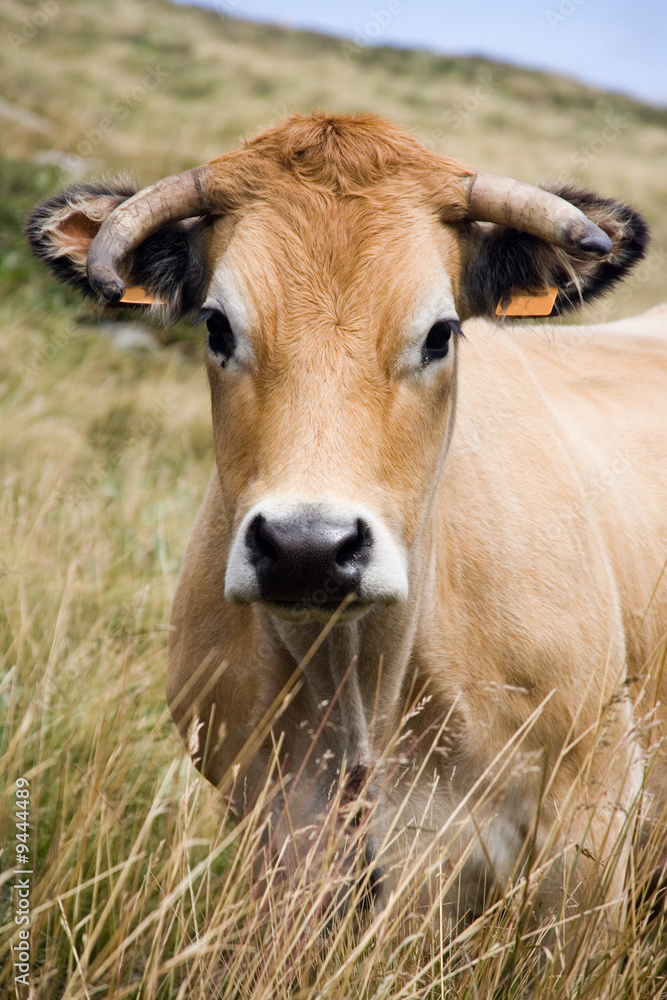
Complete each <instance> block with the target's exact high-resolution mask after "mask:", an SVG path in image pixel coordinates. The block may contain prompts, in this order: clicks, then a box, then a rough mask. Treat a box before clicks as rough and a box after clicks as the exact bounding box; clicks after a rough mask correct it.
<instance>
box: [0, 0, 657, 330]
mask: <svg viewBox="0 0 667 1000" xmlns="http://www.w3.org/2000/svg"><path fill="white" fill-rule="evenodd" d="M51 9H53V11H54V13H53V14H52V16H49V17H47V16H46V15H45V14H44V13H43V12H42V10H41V7H40V6H39V5H38V4H26V3H24V2H21V0H3V3H2V8H1V10H2V24H3V29H2V30H3V34H2V39H3V41H2V45H3V49H4V52H3V56H4V58H3V59H2V61H1V65H2V68H1V69H0V95H2V98H3V103H2V104H0V121H1V124H2V131H3V140H4V141H3V149H4V152H5V155H7V156H9V157H11V158H14V159H16V158H18V159H21V160H27V159H34V158H35V157H37V159H38V160H39V161H40V162H44V161H45V160H46V161H49V160H53V159H58V160H60V161H61V162H64V164H65V165H66V166H69V167H74V168H75V169H77V170H83V171H84V172H98V173H104V172H106V171H108V170H112V169H118V168H126V169H129V170H130V171H131V172H132V173H134V174H135V175H137V176H138V178H139V179H140V180H141V181H142V182H145V183H148V182H150V181H152V180H154V179H156V178H157V177H158V176H161V175H163V174H166V173H169V172H173V171H175V170H178V169H182V168H184V167H188V166H192V165H193V164H196V163H199V162H202V161H204V160H206V159H208V158H210V157H212V156H214V155H216V154H218V153H220V152H222V151H224V150H227V149H230V148H233V147H234V146H236V145H237V144H238V141H239V138H240V137H241V136H242V135H243V134H245V133H247V132H248V131H255V130H257V129H258V128H260V127H261V126H263V125H265V124H267V123H269V122H270V121H273V120H275V119H276V118H278V117H280V116H282V115H283V114H285V113H287V112H289V111H293V110H295V109H299V110H302V111H308V110H310V109H311V108H313V107H324V108H327V109H333V110H341V111H357V110H361V109H371V110H373V111H375V112H377V113H379V114H382V115H385V116H387V117H390V118H392V119H395V120H397V121H399V122H401V123H403V124H405V125H407V126H409V127H410V128H412V129H414V130H415V132H416V133H417V134H418V135H419V136H420V137H421V138H422V139H423V140H424V141H425V142H427V143H428V144H429V145H431V146H432V148H434V149H436V150H438V151H440V152H443V153H447V154H449V155H453V156H457V157H460V158H461V159H463V160H465V161H467V162H469V163H470V164H471V165H472V166H474V167H475V168H477V169H480V170H490V171H494V172H498V173H504V174H509V175H512V176H516V177H518V178H520V179H522V180H527V181H531V182H535V181H538V180H541V179H546V178H558V177H562V178H567V179H568V180H575V181H578V182H581V183H583V184H586V185H590V186H592V187H594V188H596V189H598V190H599V191H600V192H601V193H603V194H606V195H613V196H615V197H619V198H623V199H627V200H628V201H630V202H631V203H632V204H634V205H636V206H637V207H638V208H639V209H640V210H641V211H643V212H644V213H645V214H646V215H647V217H648V218H649V220H650V222H651V224H652V226H653V228H654V233H655V249H654V257H653V259H652V260H651V261H649V262H648V264H647V265H646V266H645V268H644V270H643V273H642V274H641V275H638V276H637V277H636V278H635V279H633V282H632V283H631V287H629V288H628V291H627V292H626V293H624V294H623V295H621V296H620V297H619V299H618V302H616V303H614V304H613V305H611V304H609V305H604V306H603V307H602V310H603V311H602V315H605V316H606V315H609V316H614V315H624V314H628V313H631V312H633V311H637V310H639V309H641V308H642V307H643V306H651V305H655V304H656V303H657V302H659V301H662V299H663V298H664V295H665V293H664V291H663V286H664V275H665V263H666V260H667V254H666V252H665V248H667V180H666V178H665V169H664V164H665V162H666V158H667V109H658V108H653V107H649V106H646V105H643V104H641V103H639V102H636V101H633V100H630V99H627V98H624V97H620V96H614V95H610V94H605V93H603V92H601V91H597V90H594V89H592V88H588V87H584V86H581V85H580V84H578V83H575V82H573V81H572V80H569V79H566V78H563V77H558V76H553V75H549V74H544V73H537V72H532V71H527V70H523V69H519V68H515V67H512V66H507V65H501V64H498V63H493V62H489V61H487V60H483V59H461V58H456V59H454V58H446V57H437V56H434V55H430V54H426V53H423V52H411V51H401V50H395V49H389V48H379V49H373V48H369V47H366V48H363V47H359V46H356V45H354V44H353V43H352V42H341V41H338V40H336V39H332V38H329V37H327V36H322V35H317V34H313V33H305V32H295V31H287V30H283V29H278V28H272V27H270V26H264V25H255V24H250V23H245V22H243V21H238V20H232V19H230V18H227V17H224V16H221V15H219V14H217V13H215V12H211V11H204V10H198V9H196V8H189V7H179V6H176V5H173V4H171V3H167V2H164V0H141V2H137V0H108V2H88V3H86V2H84V0H71V2H69V3H67V4H59V3H58V2H57V0H54V7H53V8H49V10H51ZM239 10H240V11H242V7H241V8H239ZM405 16H407V15H405ZM54 151H57V155H54ZM81 161H83V162H81Z"/></svg>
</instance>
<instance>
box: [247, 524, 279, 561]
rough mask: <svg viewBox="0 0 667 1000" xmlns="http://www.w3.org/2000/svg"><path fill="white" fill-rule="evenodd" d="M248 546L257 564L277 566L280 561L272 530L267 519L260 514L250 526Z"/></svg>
mask: <svg viewBox="0 0 667 1000" xmlns="http://www.w3.org/2000/svg"><path fill="white" fill-rule="evenodd" d="M246 540H247V544H248V547H249V549H250V551H251V552H252V554H253V557H254V559H255V562H256V563H259V562H260V560H261V561H263V562H264V565H265V566H275V565H276V564H277V563H278V562H279V561H280V553H279V552H278V549H277V547H276V546H275V545H274V544H273V542H272V541H271V538H270V528H269V526H268V525H267V522H266V518H265V517H262V515H261V514H258V515H257V517H255V518H253V520H252V521H251V522H250V524H249V525H248V533H247V537H246Z"/></svg>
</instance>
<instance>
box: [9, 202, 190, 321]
mask: <svg viewBox="0 0 667 1000" xmlns="http://www.w3.org/2000/svg"><path fill="white" fill-rule="evenodd" d="M137 190H138V189H137V188H136V187H134V186H132V185H129V184H127V183H124V182H116V183H95V182H92V183H87V184H76V185H74V186H72V187H69V188H66V189H65V190H64V191H61V192H60V193H59V194H57V195H55V196H54V197H53V198H50V199H49V200H48V201H45V202H43V203H42V204H41V205H38V206H37V208H35V209H34V210H33V211H32V213H31V215H30V217H29V218H28V220H27V222H26V225H25V233H26V236H27V239H28V242H29V243H30V246H31V248H32V250H33V253H35V254H36V255H37V257H39V258H40V259H41V260H43V261H44V262H45V263H46V264H47V265H48V266H49V267H50V268H51V270H52V271H53V273H54V274H55V275H56V277H57V278H59V279H60V280H61V281H65V282H67V283H68V284H70V285H73V286H74V287H75V288H77V289H78V290H79V291H81V292H83V294H84V295H92V296H95V293H94V292H93V290H92V288H91V287H90V285H89V284H88V279H87V277H86V258H87V256H88V250H89V249H90V244H91V243H92V241H93V239H94V237H95V236H96V234H97V232H98V230H99V228H100V226H101V225H102V223H103V222H104V220H105V219H106V218H107V217H108V216H109V215H110V214H111V213H112V212H113V211H114V209H115V208H117V207H118V205H120V204H121V202H123V201H126V200H127V198H130V197H131V196H132V195H133V194H135V193H136V191H137ZM204 226H205V223H203V222H201V223H196V222H193V221H192V220H188V222H184V223H183V222H179V223H175V224H172V225H168V226H165V227H164V228H163V229H161V230H160V231H159V232H157V233H154V234H153V235H152V236H149V237H148V239H146V240H144V241H143V243H140V244H139V246H138V247H136V249H135V250H134V251H133V252H132V253H131V254H129V255H128V257H127V258H126V259H125V261H123V265H122V272H123V278H124V279H125V281H126V283H127V285H128V286H132V285H138V286H141V287H142V288H144V289H145V290H146V292H147V293H148V296H149V298H150V299H152V300H153V302H154V304H155V307H156V309H159V310H160V311H161V312H162V313H163V315H164V316H165V317H166V318H168V319H169V320H174V319H177V318H178V317H179V316H182V315H183V314H184V313H186V312H188V310H190V309H193V308H195V307H197V306H198V305H199V304H200V302H201V299H202V297H203V294H204V286H205V277H206V275H205V270H204V263H203V256H202V250H201V244H202V230H203V228H204ZM95 297H96V296H95Z"/></svg>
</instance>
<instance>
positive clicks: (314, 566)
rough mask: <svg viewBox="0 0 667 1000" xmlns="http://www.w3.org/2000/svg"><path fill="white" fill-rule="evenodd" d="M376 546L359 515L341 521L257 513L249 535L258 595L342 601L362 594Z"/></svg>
mask: <svg viewBox="0 0 667 1000" xmlns="http://www.w3.org/2000/svg"><path fill="white" fill-rule="evenodd" d="M372 545H373V538H372V535H371V530H370V528H369V526H368V525H367V524H366V522H365V521H363V520H362V519H361V518H356V519H355V520H353V521H351V522H350V523H348V524H341V523H336V522H331V521H326V520H324V519H322V518H318V519H315V520H306V519H302V520H297V521H294V520H284V519H280V518H273V519H269V518H267V517H265V516H264V515H263V514H257V516H256V517H254V518H253V520H252V521H251V522H250V524H249V526H248V531H247V534H246V546H247V548H248V552H249V553H250V562H251V564H252V566H253V567H254V570H255V573H256V576H257V583H258V586H259V593H260V597H261V599H262V600H263V601H269V602H271V603H274V602H279V603H283V604H296V605H316V604H319V605H324V604H335V605H338V604H340V602H341V601H342V600H343V599H344V598H345V597H347V596H348V594H353V595H354V596H355V597H359V596H360V585H361V572H362V570H363V569H364V567H365V566H367V565H368V562H369V560H370V556H371V549H372Z"/></svg>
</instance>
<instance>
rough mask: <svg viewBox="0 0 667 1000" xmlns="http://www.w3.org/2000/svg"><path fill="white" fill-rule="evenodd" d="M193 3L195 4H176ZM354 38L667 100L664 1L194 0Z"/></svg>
mask: <svg viewBox="0 0 667 1000" xmlns="http://www.w3.org/2000/svg"><path fill="white" fill-rule="evenodd" d="M181 2H186V3H192V2H193V0H181ZM196 2H197V4H198V5H200V6H204V7H213V8H215V9H216V10H218V11H219V12H220V13H223V14H230V15H232V16H235V17H239V18H243V19H247V20H251V21H268V22H270V23H272V24H279V25H285V26H288V27H299V28H313V29H315V30H317V31H323V32H326V33H327V34H331V35H338V36H341V37H345V38H352V39H355V38H356V40H357V42H358V44H388V45H399V46H403V47H408V48H423V49H429V50H430V51H432V52H439V53H444V54H454V55H482V56H487V57H490V58H493V59H500V60H502V61H505V62H512V63H517V64H519V65H521V66H528V67H532V68H536V69H545V70H550V71H552V72H557V73H564V74H566V75H568V76H573V77H575V78H576V79H578V80H581V81H582V82H584V83H590V84H593V85H594V86H597V87H601V88H603V89H605V90H615V91H619V92H621V93H624V94H628V95H630V96H631V97H638V98H640V99H641V100H644V101H649V102H650V103H653V104H659V105H664V106H667V0H456V2H455V3H451V2H447V0H441V2H439V3H438V2H437V0H375V2H372V0H333V2H327V3H323V4H316V3H312V0H311V2H307V0H278V2H276V0H196Z"/></svg>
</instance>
